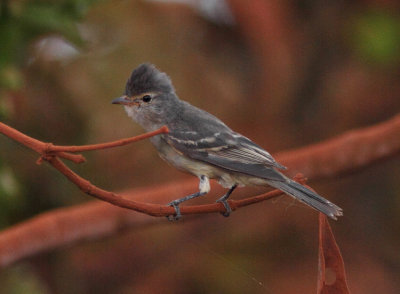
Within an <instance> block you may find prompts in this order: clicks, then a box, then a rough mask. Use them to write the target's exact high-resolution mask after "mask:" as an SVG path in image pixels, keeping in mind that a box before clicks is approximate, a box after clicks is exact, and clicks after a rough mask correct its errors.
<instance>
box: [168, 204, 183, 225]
mask: <svg viewBox="0 0 400 294" xmlns="http://www.w3.org/2000/svg"><path fill="white" fill-rule="evenodd" d="M179 203H180V202H178V201H176V200H174V201H171V202H170V203H168V204H167V205H168V206H172V207H173V208H174V209H175V214H174V215H168V216H167V219H168V220H169V221H177V220H179V219H180V218H181V217H182V214H181V209H180V208H179Z"/></svg>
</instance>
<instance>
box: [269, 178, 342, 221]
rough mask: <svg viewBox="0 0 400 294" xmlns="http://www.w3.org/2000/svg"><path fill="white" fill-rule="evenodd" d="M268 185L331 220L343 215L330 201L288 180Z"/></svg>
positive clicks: (270, 182)
mask: <svg viewBox="0 0 400 294" xmlns="http://www.w3.org/2000/svg"><path fill="white" fill-rule="evenodd" d="M268 184H269V185H270V186H272V187H274V188H277V189H279V190H281V191H283V192H285V193H286V194H288V195H289V196H292V197H294V198H295V199H297V200H300V201H301V202H303V203H305V204H307V205H309V206H311V207H312V208H314V209H316V210H318V211H320V212H322V213H324V214H326V215H327V216H329V217H330V218H332V219H334V220H336V219H337V217H338V216H342V215H343V211H342V209H341V208H340V207H339V206H337V205H335V204H333V203H332V202H330V201H328V200H327V199H325V198H323V197H321V196H319V195H318V194H317V193H315V192H313V191H311V190H310V189H308V188H306V187H304V186H302V185H300V184H299V183H297V182H295V181H292V180H290V179H288V181H286V182H280V181H268Z"/></svg>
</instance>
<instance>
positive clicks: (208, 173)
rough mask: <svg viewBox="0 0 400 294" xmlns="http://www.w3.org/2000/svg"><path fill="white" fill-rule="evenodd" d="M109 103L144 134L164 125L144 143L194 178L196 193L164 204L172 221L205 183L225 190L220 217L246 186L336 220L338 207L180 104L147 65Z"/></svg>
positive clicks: (246, 143) (266, 156)
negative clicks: (120, 107) (274, 191)
mask: <svg viewBox="0 0 400 294" xmlns="http://www.w3.org/2000/svg"><path fill="white" fill-rule="evenodd" d="M112 103H113V104H122V105H123V106H124V108H125V110H126V112H127V114H128V116H130V117H131V118H132V119H133V120H134V121H136V122H137V123H139V124H140V125H141V126H142V127H143V128H144V129H145V130H146V131H154V130H156V129H159V128H161V127H162V126H164V125H166V126H167V127H168V129H169V133H168V134H163V135H158V136H155V137H152V138H151V139H150V141H151V142H152V143H153V145H154V146H155V147H156V148H157V150H158V152H159V154H160V156H161V158H163V159H164V160H166V161H167V162H169V163H170V164H172V165H173V166H174V167H176V168H178V169H180V170H183V171H186V172H189V173H191V174H193V175H195V176H197V177H198V178H199V179H200V184H199V191H198V192H196V193H194V194H191V195H188V196H186V197H183V198H179V199H176V200H174V201H172V202H170V203H168V205H170V206H172V207H174V209H175V219H179V218H180V217H181V213H180V209H179V204H181V203H182V202H184V201H186V200H189V199H192V198H195V197H198V196H202V195H205V194H207V193H208V192H209V191H210V182H209V179H216V180H218V182H219V183H220V184H221V185H222V186H223V187H225V188H229V190H228V192H227V193H226V194H225V195H223V196H222V197H221V198H219V199H218V200H217V202H221V203H222V204H223V205H224V207H225V209H226V212H225V213H224V216H229V214H230V213H231V211H232V210H231V208H230V207H229V204H228V202H227V199H228V197H229V196H230V195H231V193H232V192H233V190H235V188H236V187H237V186H247V185H250V186H254V185H256V186H266V185H269V186H272V187H274V188H277V189H279V190H281V191H283V192H285V193H286V194H288V195H290V196H292V197H294V198H295V199H297V200H300V201H301V202H303V203H305V204H307V205H309V206H311V207H313V208H314V209H316V210H319V211H320V212H322V213H324V214H326V215H327V216H329V217H330V218H332V219H336V217H337V216H341V215H342V209H341V208H340V207H338V206H336V205H335V204H333V203H331V202H330V201H328V200H326V199H325V198H323V197H321V196H319V195H318V194H316V193H315V192H313V191H311V190H309V189H307V188H306V187H304V186H302V185H300V184H299V183H297V182H295V181H292V180H291V179H289V178H288V177H286V176H284V175H283V174H282V173H280V172H279V171H278V170H277V169H286V168H285V167H284V166H282V165H280V164H279V163H277V162H276V161H275V159H274V158H273V157H272V156H271V155H270V154H269V153H268V152H267V151H265V150H264V149H262V148H261V147H260V146H258V145H257V144H255V143H253V142H252V141H251V140H250V139H248V138H246V137H244V136H242V135H240V134H239V133H236V132H234V131H232V130H231V129H230V128H229V127H228V126H226V125H225V124H224V123H223V122H222V121H220V120H219V119H218V118H216V117H215V116H213V115H211V114H209V113H208V112H206V111H204V110H201V109H199V108H197V107H194V106H192V105H191V104H189V103H187V102H185V101H182V100H180V99H179V98H178V96H177V95H176V94H175V89H174V87H173V85H172V82H171V80H170V78H169V77H168V76H167V75H166V74H165V73H163V72H160V71H159V70H158V69H157V68H156V67H155V66H154V65H152V64H147V63H145V64H141V65H140V66H138V67H137V68H136V69H134V70H133V72H132V74H131V76H130V78H129V79H128V82H127V83H126V88H125V93H124V95H123V96H121V97H119V98H116V99H114V100H113V101H112Z"/></svg>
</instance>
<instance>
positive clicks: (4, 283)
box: [0, 264, 50, 294]
mask: <svg viewBox="0 0 400 294" xmlns="http://www.w3.org/2000/svg"><path fill="white" fill-rule="evenodd" d="M21 276H23V277H24V278H23V279H21ZM0 283H1V291H2V293H7V294H23V293H25V294H46V293H50V291H49V290H48V289H47V287H46V285H45V284H44V283H43V281H41V280H40V278H39V277H38V274H37V272H36V271H35V268H34V267H32V266H30V265H29V264H21V265H19V266H16V267H14V268H13V269H12V270H10V271H8V272H7V273H6V274H4V275H2V276H1V277H0Z"/></svg>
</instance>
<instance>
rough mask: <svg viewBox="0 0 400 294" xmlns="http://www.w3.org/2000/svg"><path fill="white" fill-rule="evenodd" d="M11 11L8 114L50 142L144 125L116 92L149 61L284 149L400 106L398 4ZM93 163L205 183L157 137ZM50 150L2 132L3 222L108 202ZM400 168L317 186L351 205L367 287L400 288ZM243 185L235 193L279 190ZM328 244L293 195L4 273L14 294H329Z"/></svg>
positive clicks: (2, 27)
mask: <svg viewBox="0 0 400 294" xmlns="http://www.w3.org/2000/svg"><path fill="white" fill-rule="evenodd" d="M0 3H1V4H0V5H1V7H0V121H2V122H5V123H7V124H9V125H11V126H13V127H15V128H17V129H18V130H20V131H22V132H24V133H26V134H28V135H30V136H33V137H35V138H37V139H39V140H43V141H47V142H49V141H50V142H53V143H55V144H59V145H79V144H90V143H98V142H105V141H111V140H116V139H119V138H122V137H129V136H133V135H136V134H140V133H142V132H143V130H142V129H141V128H140V127H139V126H137V125H135V124H134V123H132V122H131V120H130V119H129V118H128V117H127V116H126V114H125V112H124V111H123V109H122V108H121V107H117V106H115V105H111V104H110V101H111V100H112V99H113V98H115V97H117V96H119V95H121V94H122V92H123V90H124V86H125V82H126V80H127V78H128V77H129V75H130V72H131V71H132V69H133V68H135V67H136V66H137V65H139V64H140V63H143V62H152V63H154V64H156V65H157V66H158V67H159V68H160V69H161V70H163V71H165V72H167V73H168V74H169V75H170V77H171V78H172V80H173V82H174V85H175V88H176V90H177V94H178V95H179V96H180V97H181V98H182V99H184V100H187V101H189V102H190V103H192V104H194V105H196V106H198V107H200V108H203V109H205V110H207V111H209V112H211V113H213V114H214V115H216V116H218V117H219V118H221V119H222V120H223V121H225V122H226V123H227V124H228V125H229V126H230V127H231V128H233V129H234V130H236V131H238V132H240V133H243V134H245V135H246V136H247V137H249V138H251V139H253V140H254V141H255V142H257V143H258V144H259V145H261V146H263V147H265V148H266V149H267V150H268V151H270V152H271V153H272V154H274V153H276V152H278V151H282V150H285V149H292V148H296V147H300V146H305V145H307V144H311V143H316V142H319V141H322V140H325V139H328V138H331V137H334V136H336V135H340V134H342V133H343V132H345V131H347V130H350V129H354V128H360V127H364V126H369V125H373V124H375V123H378V122H381V121H385V120H387V119H389V118H391V117H392V116H393V115H395V114H396V113H399V111H400V67H399V65H400V3H399V1H396V0H358V1H315V0H314V1H313V0H308V1H307V0H303V1H296V0H291V1H290V0H252V1H242V0H229V1H228V0H225V1H223V0H175V1H167V0H164V1H162V0H158V1H156V0H153V1H144V0H143V1H139V0H136V1H126V0H125V1H106V0H102V1H95V0H63V1H29V0H25V1H22V0H14V1H7V0H2V1H1V2H0ZM399 136H400V135H399ZM85 156H86V158H87V159H88V162H87V163H85V164H83V165H80V166H73V169H74V170H75V171H77V172H78V173H79V174H80V175H82V176H83V177H85V178H87V179H89V180H90V181H92V182H93V183H94V184H96V185H98V186H100V187H102V188H104V189H108V190H112V191H118V190H123V189H129V188H134V187H151V186H154V187H157V186H159V185H161V184H163V183H169V182H176V183H178V185H179V182H181V181H185V180H186V179H188V178H190V177H191V176H189V175H186V174H183V173H181V172H179V171H176V170H175V169H173V168H171V167H169V166H168V165H167V164H166V163H164V162H163V161H162V160H161V159H159V158H158V155H157V154H156V152H155V150H154V149H153V147H152V146H151V144H150V142H149V141H142V142H139V143H136V144H134V145H129V146H125V147H121V148H116V149H112V150H106V151H95V152H90V153H86V154H85ZM36 159H37V155H36V154H34V153H33V152H31V151H29V150H28V149H26V148H24V147H22V146H20V145H18V144H16V143H14V142H13V141H11V140H9V139H7V138H5V137H4V136H0V228H1V229H6V228H9V227H11V226H12V225H14V224H16V223H18V222H21V221H24V220H27V219H29V218H31V217H33V216H35V215H38V214H40V213H42V212H45V211H50V210H52V209H54V208H58V207H67V206H72V205H78V204H80V203H83V202H88V201H95V200H93V199H91V198H90V197H89V196H87V195H85V194H83V193H82V192H80V191H78V190H77V189H76V187H75V186H74V185H72V184H71V183H70V182H68V181H66V180H65V179H64V178H63V176H62V175H60V174H59V173H58V172H57V171H55V170H54V169H52V168H51V167H49V166H48V165H46V164H44V165H42V166H38V165H36V164H35V160H36ZM289 168H290V166H289ZM399 178H400V158H399V157H396V158H392V159H391V160H389V161H386V162H381V163H379V164H375V165H374V166H371V167H369V168H367V169H364V170H362V171H360V172H357V173H354V174H351V175H346V176H343V177H340V178H336V179H330V180H320V181H318V182H316V181H314V182H310V183H309V184H310V185H312V186H313V188H315V189H316V190H317V191H319V192H320V193H321V194H322V195H325V196H326V197H327V198H329V199H330V200H332V201H333V202H335V203H336V204H338V205H339V206H341V207H342V208H343V209H344V212H345V215H344V217H342V218H340V220H339V221H338V222H333V223H331V225H332V229H333V231H334V234H335V236H336V239H337V242H338V244H339V247H340V248H341V250H342V254H343V257H344V261H345V266H346V270H347V276H348V283H349V287H350V290H352V292H353V293H363V294H367V293H388V294H390V293H399V292H400V280H399V275H400V251H399V247H400V238H399V237H398V236H399V235H400V216H399V215H400V214H399V211H400V181H399ZM196 189H197V185H194V186H193V191H195V190H196ZM239 191H240V192H236V193H235V194H234V195H233V198H235V197H236V198H240V197H241V195H242V196H243V195H244V194H243V193H247V194H253V195H254V194H256V193H260V192H263V191H264V190H262V189H252V188H250V189H247V188H246V189H241V190H239ZM246 191H247V192H246ZM181 196H183V195H171V198H170V199H166V200H165V203H167V202H168V201H170V200H172V199H175V198H178V197H181ZM218 196H219V195H215V194H213V193H211V194H210V196H207V197H206V198H204V199H201V200H199V201H197V202H193V203H205V202H212V201H214V199H216V198H217V197H218ZM149 202H151V199H149ZM132 213H134V212H132ZM149 218H150V217H149ZM396 236H397V237H396ZM317 254H318V214H317V213H315V212H314V211H312V210H310V209H309V208H306V207H305V206H303V205H301V204H299V203H296V202H293V201H292V200H291V199H290V198H289V197H280V198H279V199H277V200H274V201H267V202H263V203H260V204H258V205H253V206H250V207H247V208H244V209H240V210H238V211H237V212H235V213H233V215H232V216H231V217H230V218H223V217H221V216H220V215H217V214H215V215H214V214H213V215H205V216H201V217H186V218H184V219H183V221H180V222H179V223H169V222H167V221H166V220H165V219H160V220H159V222H158V223H157V224H156V225H152V226H146V227H143V228H140V229H138V228H134V229H131V230H126V231H123V232H120V233H118V234H115V235H114V236H112V237H109V238H107V239H103V240H98V241H95V242H93V241H92V242H85V243H81V244H75V245H70V246H68V247H67V248H62V249H59V250H55V251H52V252H48V253H44V254H40V255H39V256H35V257H33V258H29V259H27V260H24V261H21V262H18V263H16V264H14V265H12V266H9V267H7V268H5V269H3V270H2V271H1V272H0V292H1V293H5V294H8V293H33V294H35V293H62V294H70V293H74V294H80V293H118V294H123V293H313V292H314V291H315V290H316V284H317V274H318V255H317Z"/></svg>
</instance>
